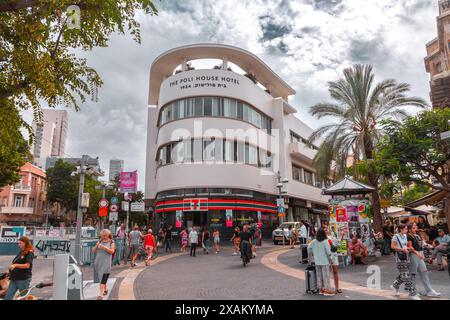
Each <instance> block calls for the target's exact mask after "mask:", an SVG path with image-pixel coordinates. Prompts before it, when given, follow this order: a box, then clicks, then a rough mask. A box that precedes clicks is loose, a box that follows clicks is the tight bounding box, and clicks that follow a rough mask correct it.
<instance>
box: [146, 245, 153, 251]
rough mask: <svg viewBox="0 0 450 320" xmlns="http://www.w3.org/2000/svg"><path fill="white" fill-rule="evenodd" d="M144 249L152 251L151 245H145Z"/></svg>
mask: <svg viewBox="0 0 450 320" xmlns="http://www.w3.org/2000/svg"><path fill="white" fill-rule="evenodd" d="M145 250H151V251H153V246H145Z"/></svg>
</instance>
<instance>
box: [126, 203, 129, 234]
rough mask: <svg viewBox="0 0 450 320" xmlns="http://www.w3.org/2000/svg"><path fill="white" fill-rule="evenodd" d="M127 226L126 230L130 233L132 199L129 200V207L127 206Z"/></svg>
mask: <svg viewBox="0 0 450 320" xmlns="http://www.w3.org/2000/svg"><path fill="white" fill-rule="evenodd" d="M127 209H128V210H127V228H126V232H127V234H128V231H129V230H130V201H128V208H127Z"/></svg>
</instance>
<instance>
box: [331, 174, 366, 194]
mask: <svg viewBox="0 0 450 320" xmlns="http://www.w3.org/2000/svg"><path fill="white" fill-rule="evenodd" d="M374 191H375V188H374V187H371V186H368V185H367V184H364V183H362V182H359V181H355V180H353V179H350V177H348V176H346V177H345V178H344V179H342V180H340V181H338V182H336V183H335V184H333V185H332V186H331V187H329V188H327V189H323V191H322V194H324V195H329V196H332V195H354V194H367V193H372V192H374Z"/></svg>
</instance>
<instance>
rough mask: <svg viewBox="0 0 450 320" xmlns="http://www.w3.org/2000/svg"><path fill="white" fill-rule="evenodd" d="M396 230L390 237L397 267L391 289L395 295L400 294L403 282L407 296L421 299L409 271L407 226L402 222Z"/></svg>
mask: <svg viewBox="0 0 450 320" xmlns="http://www.w3.org/2000/svg"><path fill="white" fill-rule="evenodd" d="M397 231H398V232H397V233H396V234H395V235H394V236H393V237H392V244H391V249H392V250H394V252H395V260H396V264H397V269H398V273H399V274H398V276H397V279H395V281H394V283H393V284H392V285H391V289H392V290H393V291H394V294H395V295H396V296H399V295H400V291H399V290H400V286H401V285H402V284H405V289H406V290H408V291H409V296H410V298H411V299H413V300H421V299H420V297H419V295H418V294H417V292H416V286H415V283H414V282H413V281H412V278H411V272H410V264H411V260H410V251H411V249H410V248H408V236H407V233H408V228H407V227H406V225H404V224H400V225H399V226H398V230H397Z"/></svg>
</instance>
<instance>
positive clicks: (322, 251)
mask: <svg viewBox="0 0 450 320" xmlns="http://www.w3.org/2000/svg"><path fill="white" fill-rule="evenodd" d="M308 255H311V256H312V259H313V260H314V264H315V267H316V274H317V288H318V289H319V294H322V295H333V294H334V292H333V291H331V287H330V265H331V264H332V263H331V262H332V261H331V248H330V244H329V243H328V238H327V235H326V232H325V230H324V228H322V227H321V228H319V229H318V230H317V233H316V238H315V239H314V240H313V241H311V243H310V244H309V245H308Z"/></svg>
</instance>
